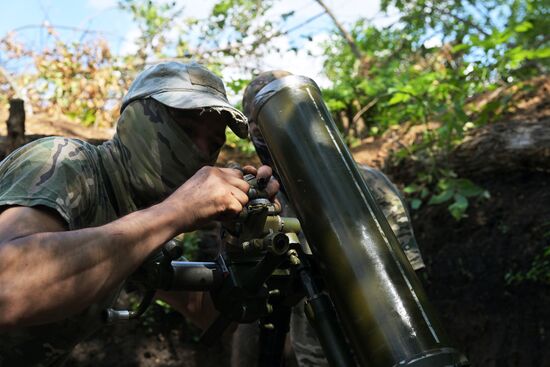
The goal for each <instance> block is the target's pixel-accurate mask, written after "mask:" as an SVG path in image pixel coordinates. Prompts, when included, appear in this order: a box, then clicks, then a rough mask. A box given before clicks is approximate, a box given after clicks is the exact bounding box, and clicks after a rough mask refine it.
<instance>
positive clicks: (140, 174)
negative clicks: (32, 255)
mask: <svg viewBox="0 0 550 367" xmlns="http://www.w3.org/2000/svg"><path fill="white" fill-rule="evenodd" d="M167 106H170V107H174V108H179V109H193V110H199V111H207V110H209V111H211V112H212V113H218V114H220V118H223V119H225V120H226V121H227V123H228V124H229V126H230V127H231V128H232V129H233V130H234V132H235V133H236V134H238V135H239V136H246V134H247V131H246V118H245V117H244V116H243V115H242V114H241V113H240V112H239V111H237V110H236V109H234V108H233V107H231V106H230V105H229V103H228V101H227V98H226V96H225V89H224V86H223V83H222V81H221V80H220V79H219V78H218V77H216V76H215V75H213V74H212V73H210V72H209V71H208V70H206V69H205V68H203V67H201V66H199V65H198V64H189V65H184V64H180V63H162V64H158V65H155V66H153V67H151V68H150V69H148V70H147V71H145V72H143V73H142V74H140V75H139V76H138V77H137V79H136V81H135V82H134V83H133V84H132V86H131V87H130V90H129V92H128V94H127V96H126V97H125V98H124V101H123V107H122V114H121V116H120V119H119V121H118V123H117V132H116V134H115V136H114V137H113V138H112V139H111V140H110V141H108V142H106V143H104V144H103V145H101V146H98V147H96V146H93V145H90V144H88V143H86V142H83V141H81V140H77V139H67V138H61V137H52V138H45V139H41V140H37V141H35V142H33V143H30V144H28V145H26V146H23V147H21V148H20V149H18V150H16V151H15V152H13V153H12V154H11V155H9V156H8V157H6V159H5V160H4V161H2V162H1V163H0V210H2V209H3V208H5V207H6V206H13V205H18V206H27V207H36V206H38V207H46V208H50V209H53V210H55V211H56V212H57V213H59V215H60V217H61V218H63V220H65V222H66V223H67V226H68V229H69V230H77V229H81V228H86V227H95V226H101V225H103V224H106V223H109V222H111V221H113V220H115V219H117V218H119V217H121V216H124V215H126V214H128V213H130V212H133V211H135V210H137V209H139V208H142V207H146V206H149V205H151V204H153V203H156V202H158V201H160V200H162V199H164V198H165V197H167V196H168V195H169V194H170V193H171V192H173V191H174V190H175V189H176V188H177V187H178V186H179V185H181V184H182V183H183V182H185V180H187V179H188V178H189V177H191V176H192V175H193V174H194V173H195V172H196V171H197V170H198V169H199V168H200V167H202V166H204V165H210V164H213V163H214V161H215V160H216V158H217V153H216V154H215V155H213V156H210V157H207V156H204V155H203V154H201V153H200V152H199V150H198V149H197V148H196V146H195V145H194V144H193V141H192V140H191V139H190V138H189V137H188V136H187V134H186V133H185V131H184V129H183V128H182V124H181V123H180V122H179V121H176V120H175V119H174V118H173V117H172V115H171V113H170V111H171V110H170V109H169V108H168V107H167ZM39 260H40V259H37V261H39ZM116 295H117V291H116V290H113V293H112V294H110V295H109V296H108V297H106V299H104V300H101V301H100V302H98V303H97V304H94V305H91V306H90V307H88V308H87V309H86V310H85V311H84V312H82V313H81V314H79V315H75V316H72V317H70V318H67V319H65V320H62V321H60V322H56V323H51V324H46V325H39V326H32V327H26V328H19V329H17V330H14V331H10V332H6V333H3V334H0V367H5V366H58V365H61V364H62V363H63V361H64V360H65V359H66V358H67V356H68V354H69V353H70V351H71V350H72V348H73V347H74V346H75V345H76V344H77V343H78V342H79V341H80V340H82V339H84V338H86V337H88V336H89V335H91V334H92V333H93V332H94V331H96V330H97V329H99V328H100V327H101V326H102V324H103V321H102V318H101V312H102V311H103V310H104V309H105V308H106V307H108V306H110V305H111V304H112V302H113V301H114V299H115V298H116Z"/></svg>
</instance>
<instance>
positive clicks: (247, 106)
mask: <svg viewBox="0 0 550 367" xmlns="http://www.w3.org/2000/svg"><path fill="white" fill-rule="evenodd" d="M288 75H292V73H291V72H288V71H285V70H271V71H264V72H263V73H261V74H259V75H258V76H257V77H256V78H254V79H253V80H252V81H251V82H250V84H248V86H247V87H246V89H245V90H244V94H243V111H244V114H245V116H246V117H247V118H248V119H250V117H251V115H252V105H253V102H254V98H255V97H256V94H258V92H259V91H260V89H262V88H263V87H265V86H266V85H267V84H269V83H271V82H272V81H274V80H277V79H281V78H283V77H285V76H288Z"/></svg>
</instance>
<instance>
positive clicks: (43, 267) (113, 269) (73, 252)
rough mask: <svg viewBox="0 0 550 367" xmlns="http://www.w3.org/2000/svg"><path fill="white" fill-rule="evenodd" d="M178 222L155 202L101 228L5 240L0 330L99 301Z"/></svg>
mask: <svg viewBox="0 0 550 367" xmlns="http://www.w3.org/2000/svg"><path fill="white" fill-rule="evenodd" d="M27 209H28V208H27ZM0 219H1V218H0ZM176 222H179V223H181V218H179V219H178V218H174V216H173V213H172V212H171V211H170V210H169V208H167V207H166V206H163V205H162V204H159V205H156V206H153V207H151V208H148V209H145V210H141V211H138V212H135V213H132V214H129V215H127V216H125V217H123V218H121V219H119V220H117V221H114V222H112V223H109V224H107V225H104V226H101V227H95V228H87V229H81V230H75V231H62V230H63V229H62V228H61V229H60V228H55V226H51V228H50V230H51V232H44V231H43V232H41V233H34V234H30V235H25V236H23V237H18V238H17V237H14V238H15V239H10V240H4V241H3V242H1V243H0V329H5V328H9V327H10V326H11V327H20V326H24V325H32V324H39V323H46V322H52V321H56V320H60V319H63V318H66V317H67V316H69V315H71V314H75V313H78V312H80V311H82V310H83V309H84V308H86V307H87V306H89V305H90V304H92V303H94V302H96V301H99V300H101V299H102V298H103V297H105V296H106V295H108V294H109V292H111V291H112V290H113V289H115V288H116V287H117V286H118V285H119V284H120V283H121V282H122V281H123V279H125V278H126V277H127V276H128V275H129V274H131V273H132V272H133V271H134V270H135V269H136V268H137V267H138V266H139V264H140V263H141V262H142V261H143V259H144V258H145V257H146V256H147V255H148V254H150V253H151V252H152V251H153V250H154V249H156V248H157V247H158V246H159V245H161V244H162V243H164V242H166V241H167V240H169V239H170V238H172V237H173V236H174V235H176V234H177V225H176ZM31 223H32V218H30V219H29V225H30V224H31Z"/></svg>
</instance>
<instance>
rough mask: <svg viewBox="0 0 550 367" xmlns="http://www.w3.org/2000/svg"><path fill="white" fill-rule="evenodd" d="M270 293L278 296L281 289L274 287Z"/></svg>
mask: <svg viewBox="0 0 550 367" xmlns="http://www.w3.org/2000/svg"><path fill="white" fill-rule="evenodd" d="M268 294H269V295H270V296H278V295H279V294H281V291H280V290H278V289H272V290H270V291H269V292H268Z"/></svg>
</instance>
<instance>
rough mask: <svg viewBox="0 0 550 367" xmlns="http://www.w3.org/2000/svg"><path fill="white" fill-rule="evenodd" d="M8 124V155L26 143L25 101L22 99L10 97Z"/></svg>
mask: <svg viewBox="0 0 550 367" xmlns="http://www.w3.org/2000/svg"><path fill="white" fill-rule="evenodd" d="M6 124H7V130H8V134H7V139H6V155H8V154H10V153H11V152H12V151H14V150H15V149H17V148H19V147H20V146H21V145H23V144H25V103H24V102H23V100H22V99H10V115H9V117H8V120H7V121H6Z"/></svg>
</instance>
